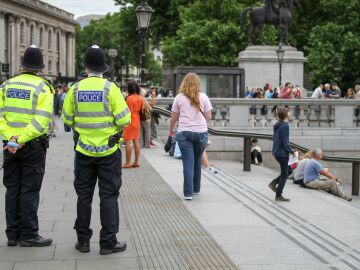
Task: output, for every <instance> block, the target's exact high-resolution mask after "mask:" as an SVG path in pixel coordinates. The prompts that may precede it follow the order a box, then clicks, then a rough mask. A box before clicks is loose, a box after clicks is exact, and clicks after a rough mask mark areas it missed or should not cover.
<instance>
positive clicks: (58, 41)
mask: <svg viewBox="0 0 360 270" xmlns="http://www.w3.org/2000/svg"><path fill="white" fill-rule="evenodd" d="M56 50H57V51H58V52H59V51H60V32H57V34H56Z"/></svg>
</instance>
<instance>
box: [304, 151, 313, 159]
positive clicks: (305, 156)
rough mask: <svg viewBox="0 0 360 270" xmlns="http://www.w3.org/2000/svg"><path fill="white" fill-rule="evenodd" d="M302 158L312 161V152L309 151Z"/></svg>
mask: <svg viewBox="0 0 360 270" xmlns="http://www.w3.org/2000/svg"><path fill="white" fill-rule="evenodd" d="M304 158H308V159H312V158H313V152H312V151H309V152H307V153H306V154H305V155H304Z"/></svg>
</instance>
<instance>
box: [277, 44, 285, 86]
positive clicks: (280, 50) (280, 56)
mask: <svg viewBox="0 0 360 270" xmlns="http://www.w3.org/2000/svg"><path fill="white" fill-rule="evenodd" d="M276 54H277V58H278V62H279V87H281V85H282V64H283V62H284V56H285V50H284V49H283V47H282V45H281V43H280V44H279V48H278V49H277V50H276Z"/></svg>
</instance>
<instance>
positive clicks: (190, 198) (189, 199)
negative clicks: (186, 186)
mask: <svg viewBox="0 0 360 270" xmlns="http://www.w3.org/2000/svg"><path fill="white" fill-rule="evenodd" d="M184 199H185V200H186V201H191V200H192V199H193V197H190V196H185V197H184Z"/></svg>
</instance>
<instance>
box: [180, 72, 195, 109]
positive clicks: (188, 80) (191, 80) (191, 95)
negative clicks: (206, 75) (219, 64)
mask: <svg viewBox="0 0 360 270" xmlns="http://www.w3.org/2000/svg"><path fill="white" fill-rule="evenodd" d="M179 93H181V94H183V95H184V96H186V97H187V98H188V99H189V100H190V103H191V105H193V106H194V107H196V108H197V109H198V110H199V111H200V95H199V94H200V77H199V76H198V75H197V74H195V73H188V74H187V75H186V76H185V78H184V79H183V81H182V83H181V85H180V88H179Z"/></svg>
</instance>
